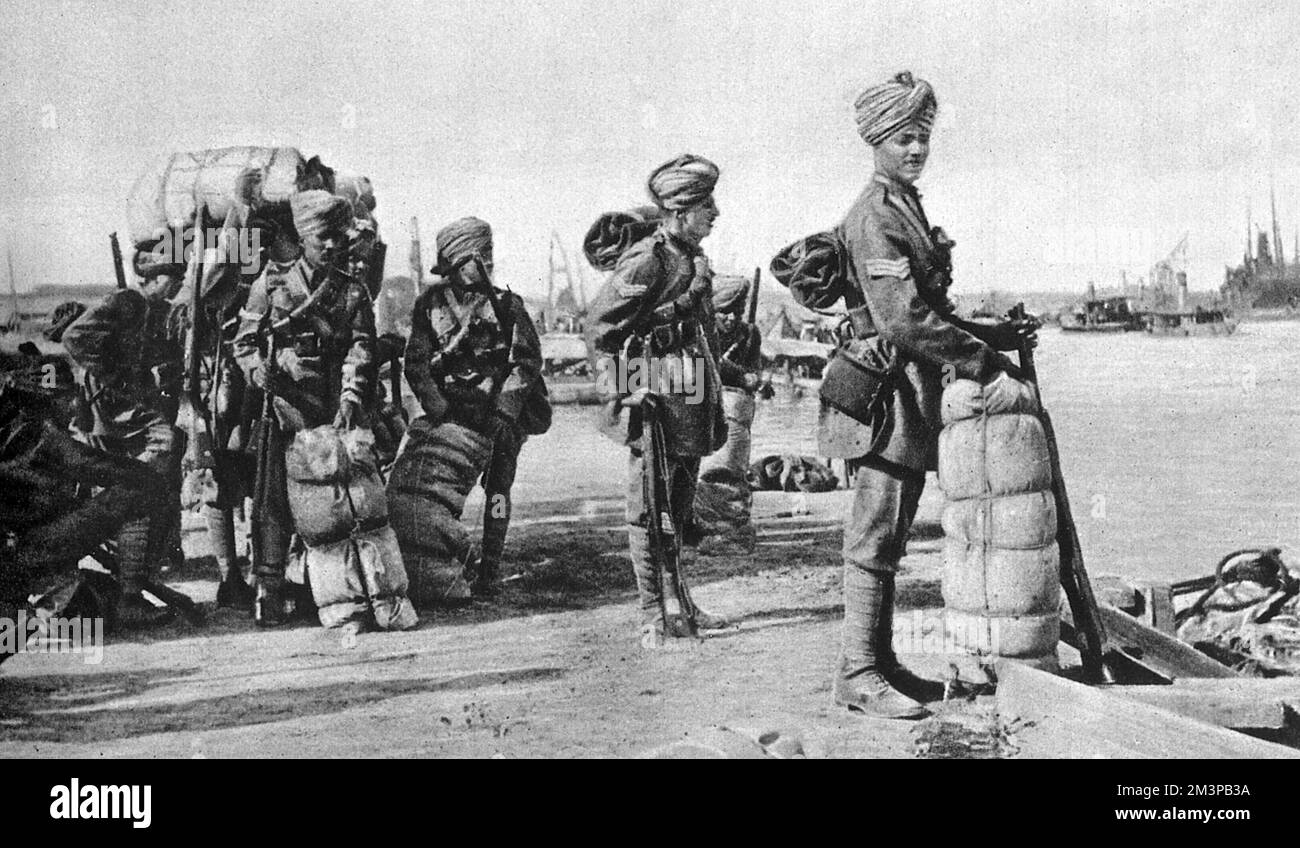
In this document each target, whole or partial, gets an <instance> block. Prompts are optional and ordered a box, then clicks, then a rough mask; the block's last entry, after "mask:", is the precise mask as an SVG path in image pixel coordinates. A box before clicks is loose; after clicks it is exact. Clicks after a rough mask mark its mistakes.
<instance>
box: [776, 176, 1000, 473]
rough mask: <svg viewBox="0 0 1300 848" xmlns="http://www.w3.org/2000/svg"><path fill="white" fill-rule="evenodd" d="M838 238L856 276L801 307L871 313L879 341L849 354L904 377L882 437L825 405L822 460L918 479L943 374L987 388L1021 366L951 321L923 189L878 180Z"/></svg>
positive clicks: (931, 456) (928, 457) (943, 263)
mask: <svg viewBox="0 0 1300 848" xmlns="http://www.w3.org/2000/svg"><path fill="white" fill-rule="evenodd" d="M836 232H837V234H838V236H839V238H840V240H841V241H842V243H843V245H844V247H845V249H846V253H847V265H848V271H849V273H848V275H847V277H845V278H841V277H825V278H823V279H824V280H829V281H832V282H831V284H830V285H827V286H825V287H824V288H823V289H821V290H819V291H813V290H808V289H807V288H805V289H803V290H802V291H801V292H800V295H801V298H802V299H803V300H802V302H804V303H805V305H808V306H811V307H814V308H819V307H828V306H831V305H833V304H834V303H835V301H837V300H839V299H840V298H844V300H845V303H846V305H847V306H848V307H849V308H850V309H852V308H854V307H858V306H865V307H866V311H867V313H868V314H869V320H870V323H871V324H872V325H874V334H872V333H861V332H859V334H858V336H857V338H855V339H854V341H853V342H852V343H851V344H850V350H851V352H853V353H854V354H855V355H857V356H859V357H861V358H864V359H868V360H875V361H881V362H889V363H892V364H893V366H894V367H895V368H896V369H897V370H898V372H899V376H898V379H896V380H895V383H894V398H893V409H892V416H891V418H890V420H889V421H887V422H886V423H885V427H884V431H883V432H882V433H874V434H873V433H872V432H871V431H870V428H869V427H867V426H866V425H864V424H861V423H859V422H858V421H856V420H854V419H853V418H850V417H849V416H847V415H846V414H844V413H842V412H840V411H839V410H836V409H834V408H832V407H829V406H826V405H823V407H822V414H821V420H820V422H819V429H818V436H819V442H820V444H821V453H822V455H823V456H831V457H843V458H849V459H856V458H859V457H862V456H864V455H867V454H871V455H873V456H875V457H877V458H879V459H881V460H884V461H885V462H887V463H889V464H892V465H896V466H900V467H902V468H904V469H909V470H911V471H913V472H924V471H926V470H934V469H935V467H936V460H937V449H938V437H939V431H940V430H941V429H942V426H943V424H942V421H941V419H940V414H939V402H940V398H941V396H942V394H943V387H944V382H945V381H944V377H945V373H946V374H947V375H948V378H949V380H951V379H956V378H963V379H968V380H980V381H983V380H985V379H988V378H990V377H992V376H993V374H995V373H996V372H997V371H1000V370H1015V366H1014V364H1013V363H1012V362H1011V361H1010V360H1008V359H1007V358H1006V357H1005V356H1002V355H1001V354H999V353H998V352H997V351H995V350H993V348H992V347H991V346H989V345H988V344H987V343H986V342H985V341H984V340H983V339H982V338H980V337H979V336H978V335H977V334H976V333H979V332H981V330H980V328H978V327H976V326H974V325H971V324H968V323H966V322H963V321H960V320H958V319H956V318H955V316H954V315H953V312H952V304H951V302H950V301H949V300H948V298H947V288H948V286H949V285H950V283H951V276H950V270H949V263H948V261H947V257H946V256H945V255H944V253H943V251H942V250H941V248H940V246H939V245H936V243H935V239H934V232H933V231H932V229H931V227H930V224H929V221H928V220H927V218H926V215H925V212H924V210H923V208H922V207H921V201H920V196H919V194H918V193H917V192H916V191H915V189H913V188H911V187H910V186H906V185H903V184H902V183H899V182H896V181H893V180H890V179H889V178H887V177H884V176H882V175H879V174H877V175H875V176H874V177H873V178H872V180H871V182H870V183H869V184H868V185H867V187H866V189H865V190H864V191H863V192H862V195H861V196H860V197H859V198H858V200H857V202H856V203H854V204H853V207H852V208H851V209H850V210H849V212H848V214H847V215H846V216H845V218H844V221H843V222H842V223H841V224H840V226H839V227H838V228H837V230H836ZM853 280H856V281H857V285H856V286H855V285H853V284H852V281H853ZM945 369H947V371H945ZM873 443H874V447H873Z"/></svg>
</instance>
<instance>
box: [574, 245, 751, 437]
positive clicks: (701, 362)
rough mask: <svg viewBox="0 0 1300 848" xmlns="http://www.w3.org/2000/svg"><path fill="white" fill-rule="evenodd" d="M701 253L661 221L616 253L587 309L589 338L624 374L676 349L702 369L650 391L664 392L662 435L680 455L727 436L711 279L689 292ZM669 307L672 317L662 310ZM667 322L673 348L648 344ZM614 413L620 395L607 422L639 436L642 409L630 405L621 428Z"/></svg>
mask: <svg viewBox="0 0 1300 848" xmlns="http://www.w3.org/2000/svg"><path fill="white" fill-rule="evenodd" d="M701 255H702V253H701V251H700V249H699V248H698V247H695V246H693V245H690V244H687V243H685V242H683V241H681V240H679V239H677V238H675V237H673V236H671V235H669V234H668V233H667V232H665V231H664V230H663V229H662V228H661V229H659V230H658V231H656V232H655V233H654V234H653V235H651V236H647V237H646V238H643V239H642V240H641V241H639V242H637V243H636V244H634V245H632V246H631V247H629V248H628V249H627V251H626V252H624V253H623V255H622V256H621V257H619V260H618V264H616V265H615V266H614V271H613V273H612V274H611V275H610V278H609V279H608V280H607V281H606V282H605V284H604V285H603V286H602V287H601V289H600V291H599V292H597V293H596V297H595V299H594V300H593V301H592V304H591V309H590V310H589V312H588V316H587V338H588V341H589V343H590V344H591V346H592V347H593V348H594V349H595V351H596V355H597V356H598V357H601V358H608V359H611V360H613V361H614V362H615V366H614V367H615V368H618V369H620V370H622V371H624V373H626V374H627V375H629V377H630V376H631V375H633V374H634V372H635V369H636V367H637V366H636V363H637V362H638V360H640V361H641V362H647V361H649V364H648V366H643V367H646V368H648V370H649V371H651V372H654V371H659V370H660V369H661V367H663V363H664V362H665V361H667V360H669V359H671V357H672V356H674V355H676V356H678V357H679V359H678V361H679V362H681V357H684V358H685V359H686V360H687V361H688V362H690V363H692V364H691V365H690V366H689V367H692V368H695V369H696V370H698V371H699V372H700V373H698V374H696V375H695V378H694V379H695V381H696V382H695V383H694V384H692V385H691V386H690V387H689V391H677V392H672V391H665V392H655V393H656V394H660V395H661V396H662V397H663V400H664V412H665V420H664V439H665V443H666V447H667V450H668V453H669V454H670V455H672V456H680V457H702V456H708V455H709V454H711V453H713V452H714V451H716V450H717V449H718V448H720V447H721V446H722V445H723V444H725V443H726V440H727V425H726V420H725V418H724V417H723V412H722V380H721V377H720V375H719V372H718V357H719V356H720V355H721V351H720V350H719V342H718V331H717V319H716V317H715V316H714V312H713V299H712V294H711V285H712V284H711V281H710V280H704V281H702V282H703V283H704V284H705V287H706V291H705V294H704V296H702V297H699V298H691V297H689V296H687V292H688V290H689V289H690V288H691V284H692V283H693V282H695V259H696V257H698V256H701ZM674 304H683V306H684V308H685V313H684V314H683V312H682V308H683V307H678V306H674ZM674 312H675V314H676V317H675V318H673V319H666V318H665V317H664V316H665V314H666V313H674ZM669 323H671V324H675V325H676V326H677V328H678V329H680V331H681V332H680V336H681V339H680V343H679V344H678V345H677V349H676V351H669V350H657V349H656V350H650V351H646V350H645V349H644V345H643V340H644V339H645V337H646V336H647V335H648V334H650V333H651V332H652V331H654V330H655V328H656V327H660V328H662V327H663V326H664V325H665V324H669ZM620 363H621V364H620ZM681 367H683V368H685V367H688V366H685V365H683V366H681ZM660 373H662V371H660ZM692 373H694V372H692ZM629 385H630V381H629V383H619V384H618V385H617V386H616V388H617V389H618V394H620V395H626V394H630V393H631V392H630V391H629V390H628V386H629ZM598 388H599V387H598ZM605 388H606V389H608V388H610V387H608V386H607V387H605ZM651 388H652V391H654V389H653V387H651ZM618 414H619V413H618V401H617V400H611V401H610V402H609V404H607V406H606V408H605V410H603V412H602V415H603V416H604V421H603V427H604V429H606V431H607V432H609V433H610V434H611V435H613V436H615V437H616V438H621V439H622V441H623V442H624V443H625V444H628V445H636V444H639V442H640V439H641V414H640V410H639V409H633V410H632V411H631V413H630V414H629V416H628V421H627V429H626V431H625V432H624V431H623V430H622V427H621V425H619V426H613V422H614V421H617V420H618Z"/></svg>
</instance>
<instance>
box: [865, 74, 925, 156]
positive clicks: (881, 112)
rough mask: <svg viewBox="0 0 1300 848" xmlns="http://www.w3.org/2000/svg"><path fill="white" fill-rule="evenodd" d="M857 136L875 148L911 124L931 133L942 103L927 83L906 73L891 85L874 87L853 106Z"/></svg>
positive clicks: (885, 84) (889, 83) (896, 78)
mask: <svg viewBox="0 0 1300 848" xmlns="http://www.w3.org/2000/svg"><path fill="white" fill-rule="evenodd" d="M853 111H854V114H855V117H856V118H857V122H858V135H860V136H862V140H863V141H865V142H866V143H867V144H870V145H871V146H872V147H875V146H876V145H877V144H880V142H882V141H884V140H885V139H887V138H889V137H890V136H891V135H893V134H894V133H896V132H898V131H899V130H900V129H902V128H903V127H905V126H907V125H908V124H910V123H917V124H920V125H921V126H922V127H924V128H925V129H926V130H929V129H930V127H932V126H934V116H935V113H936V112H938V111H939V101H938V100H937V99H936V98H935V96H934V89H933V88H931V87H930V84H929V83H928V82H926V81H925V80H918V79H914V78H913V77H912V73H911V71H903V72H902V73H900V74H898V75H896V76H895V77H894V78H893V79H891V80H890V81H889V82H884V83H881V84H880V85H873V86H871V87H870V88H868V89H867V90H866V91H864V92H862V93H861V94H859V95H858V99H857V100H855V101H854V103H853Z"/></svg>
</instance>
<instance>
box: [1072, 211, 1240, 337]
mask: <svg viewBox="0 0 1300 848" xmlns="http://www.w3.org/2000/svg"><path fill="white" fill-rule="evenodd" d="M1187 240H1188V235H1187V234H1186V233H1184V234H1183V237H1182V238H1181V239H1179V240H1178V243H1177V244H1176V245H1174V249H1173V250H1171V251H1170V252H1169V255H1168V256H1166V257H1165V258H1164V259H1162V260H1160V261H1159V262H1157V263H1156V264H1155V265H1153V266H1152V267H1151V270H1150V273H1149V283H1148V282H1147V281H1146V280H1144V279H1142V278H1139V279H1138V283H1137V290H1136V292H1133V293H1130V292H1131V290H1130V289H1129V286H1128V284H1127V280H1126V279H1125V281H1124V282H1123V283H1121V287H1120V288H1121V293H1120V294H1117V295H1107V296H1098V294H1097V290H1096V287H1095V286H1094V285H1093V284H1092V283H1089V284H1088V292H1087V294H1086V295H1085V297H1084V299H1083V301H1082V302H1081V303H1080V304H1079V305H1078V306H1075V307H1074V308H1072V309H1070V310H1066V311H1063V312H1062V313H1061V316H1060V317H1061V329H1062V330H1063V331H1064V332H1069V333H1123V332H1133V331H1144V332H1146V333H1148V334H1150V335H1153V336H1227V335H1231V334H1232V332H1233V331H1234V330H1236V329H1237V323H1238V321H1237V319H1236V318H1235V317H1233V310H1232V306H1231V304H1230V302H1228V301H1227V299H1226V298H1225V296H1224V293H1223V292H1222V291H1220V292H1218V293H1208V294H1207V293H1199V294H1193V293H1191V292H1189V291H1188V289H1187V270H1186V269H1187Z"/></svg>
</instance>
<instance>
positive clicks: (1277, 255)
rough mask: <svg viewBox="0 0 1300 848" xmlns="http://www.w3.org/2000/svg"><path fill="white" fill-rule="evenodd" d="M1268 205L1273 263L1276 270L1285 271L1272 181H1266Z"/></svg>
mask: <svg viewBox="0 0 1300 848" xmlns="http://www.w3.org/2000/svg"><path fill="white" fill-rule="evenodd" d="M1268 204H1269V206H1270V207H1272V211H1273V261H1275V262H1276V263H1277V267H1278V270H1282V271H1285V270H1286V257H1285V256H1283V255H1282V230H1281V229H1279V228H1278V225H1277V200H1276V199H1275V198H1274V196H1273V180H1272V179H1271V178H1270V179H1269V181H1268Z"/></svg>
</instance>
